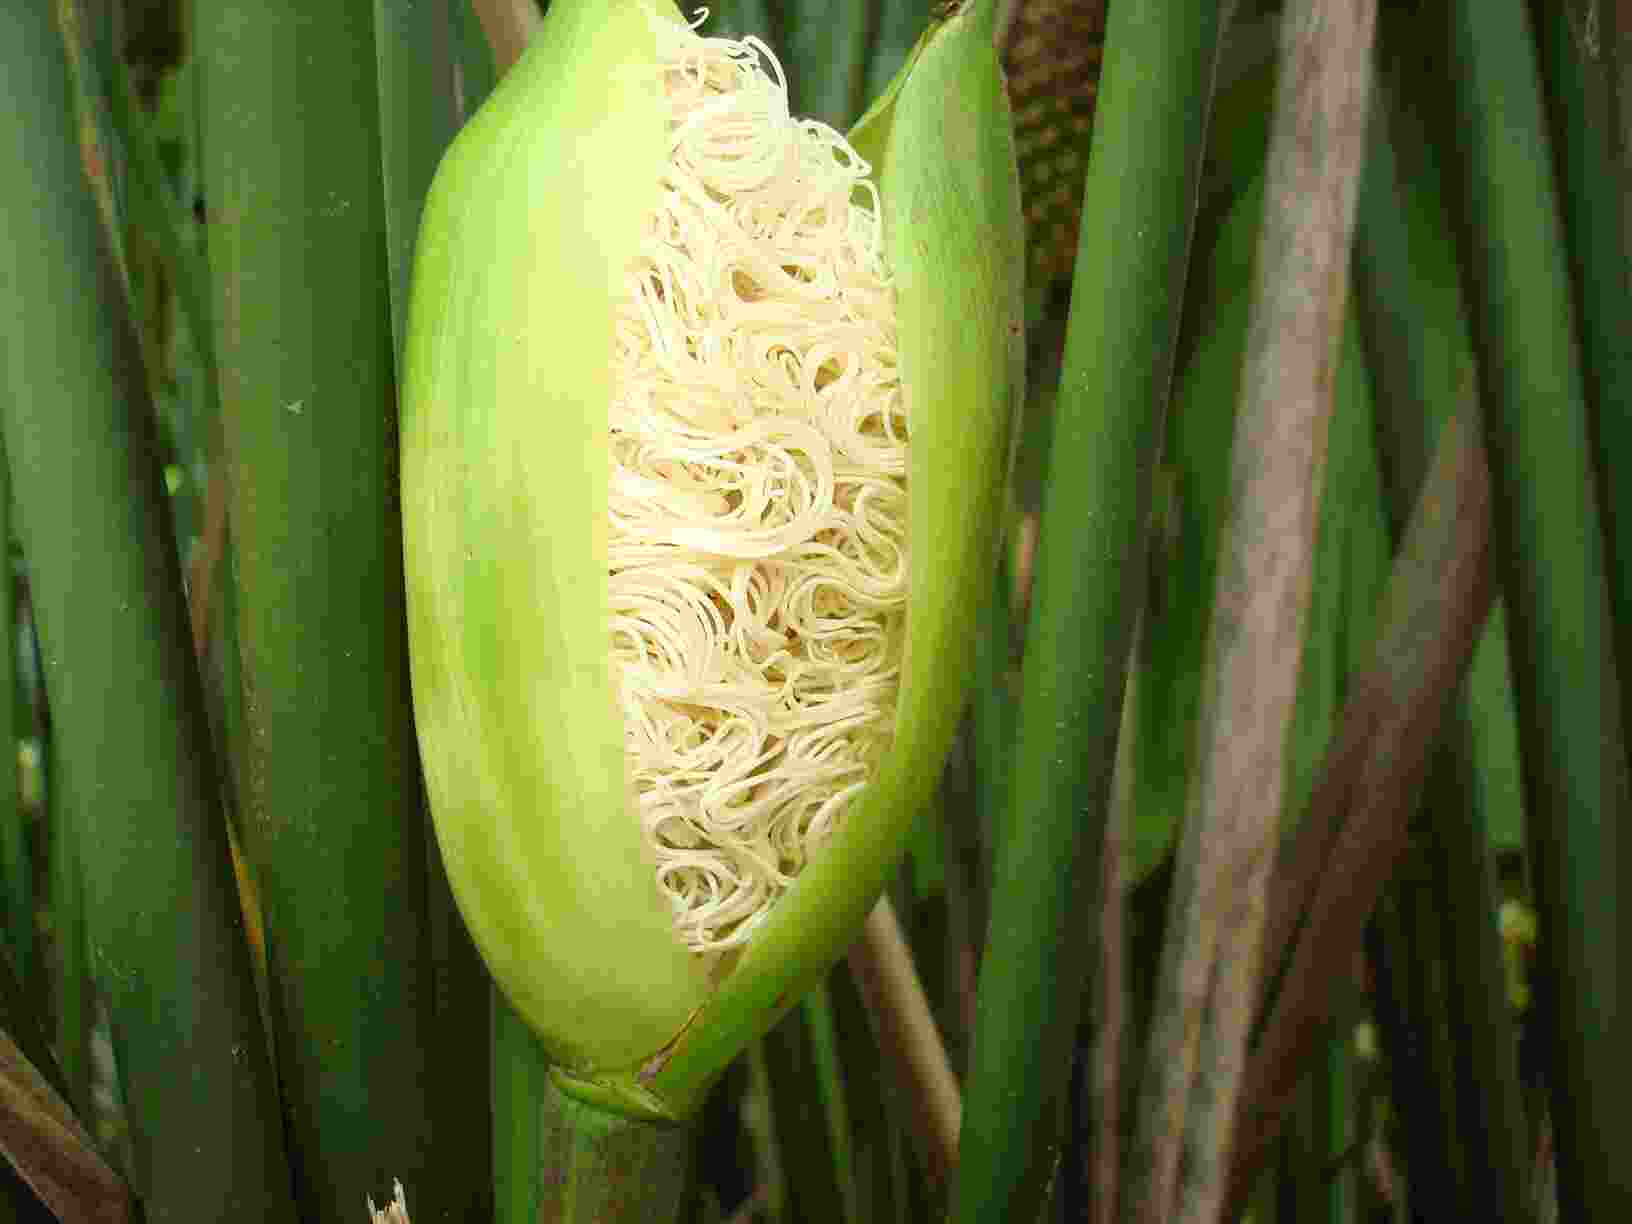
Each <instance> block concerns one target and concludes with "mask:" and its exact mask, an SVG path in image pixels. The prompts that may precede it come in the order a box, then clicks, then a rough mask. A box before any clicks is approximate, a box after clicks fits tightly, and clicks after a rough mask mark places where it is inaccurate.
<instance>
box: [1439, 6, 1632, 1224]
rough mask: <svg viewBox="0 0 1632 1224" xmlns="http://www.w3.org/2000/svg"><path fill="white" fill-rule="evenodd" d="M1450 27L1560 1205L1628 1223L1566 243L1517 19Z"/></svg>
mask: <svg viewBox="0 0 1632 1224" xmlns="http://www.w3.org/2000/svg"><path fill="white" fill-rule="evenodd" d="M1451 18H1452V20H1451V23H1450V30H1451V34H1450V43H1449V46H1448V47H1447V49H1446V52H1445V54H1446V57H1447V63H1448V64H1449V66H1450V69H1451V71H1450V76H1451V79H1452V82H1453V85H1454V99H1455V107H1454V114H1453V115H1452V116H1450V119H1451V122H1453V123H1454V124H1455V125H1456V126H1455V130H1456V132H1457V139H1456V141H1455V149H1454V153H1453V157H1454V159H1455V163H1454V164H1455V165H1456V171H1457V173H1456V175H1455V178H1454V182H1455V184H1456V189H1455V192H1454V198H1455V199H1456V201H1457V208H1456V210H1455V211H1456V214H1457V217H1458V220H1459V223H1460V229H1459V232H1458V237H1459V238H1460V240H1461V253H1462V261H1463V283H1464V286H1465V287H1466V290H1467V293H1468V304H1469V311H1470V317H1471V320H1472V324H1473V335H1474V340H1475V349H1476V352H1477V354H1478V359H1479V377H1480V401H1481V405H1482V407H1483V410H1484V427H1485V436H1486V445H1487V446H1488V448H1489V451H1490V457H1491V464H1492V475H1493V477H1494V487H1495V493H1496V496H1495V497H1494V499H1493V508H1494V515H1495V525H1496V538H1497V541H1498V545H1499V547H1498V555H1499V556H1500V558H1501V561H1500V565H1501V569H1502V573H1503V578H1504V586H1505V590H1506V595H1507V608H1508V627H1509V632H1510V645H1511V647H1512V652H1513V663H1514V666H1513V679H1514V688H1515V695H1516V697H1517V702H1518V710H1519V738H1520V745H1521V748H1522V750H1523V751H1522V767H1523V777H1524V792H1525V799H1526V808H1527V810H1528V813H1529V821H1530V824H1529V829H1528V842H1529V847H1530V852H1531V862H1530V867H1531V871H1532V872H1533V878H1534V881H1535V888H1536V897H1537V902H1538V908H1539V911H1540V914H1541V919H1542V936H1541V945H1540V946H1541V965H1542V970H1543V972H1542V974H1541V983H1542V987H1543V989H1542V990H1541V992H1540V1000H1541V1005H1542V1006H1543V1007H1544V1008H1545V1009H1547V1010H1548V1011H1549V1012H1550V1013H1551V1017H1552V1023H1551V1025H1550V1032H1551V1033H1552V1035H1553V1040H1552V1042H1551V1052H1552V1056H1553V1057H1552V1061H1551V1082H1550V1087H1551V1093H1552V1103H1553V1114H1552V1119H1553V1125H1554V1127H1555V1133H1556V1135H1557V1167H1558V1195H1559V1207H1560V1214H1561V1217H1562V1218H1563V1219H1565V1220H1586V1219H1615V1218H1618V1217H1621V1216H1625V1215H1628V1214H1632V1182H1629V1181H1628V1180H1627V1179H1626V1177H1625V1176H1624V1175H1623V1174H1624V1168H1623V1165H1624V1158H1621V1157H1619V1156H1618V1154H1617V1153H1616V1151H1615V1146H1614V1143H1613V1142H1612V1140H1611V1136H1620V1135H1625V1134H1628V1133H1632V1112H1629V1111H1632V1081H1629V1078H1628V1074H1629V1073H1628V1070H1627V1068H1628V1065H1629V1064H1628V1063H1627V1061H1626V1060H1624V1059H1622V1058H1620V1057H1619V1054H1618V1051H1620V1050H1621V1049H1623V1048H1624V1047H1625V1045H1626V1041H1627V1036H1626V1032H1625V1023H1626V1022H1625V1013H1624V1012H1617V1010H1616V1008H1615V1003H1614V1000H1615V999H1616V998H1617V990H1618V978H1619V975H1620V974H1621V973H1622V972H1623V971H1624V970H1623V967H1622V965H1621V963H1620V962H1621V961H1622V960H1624V959H1625V950H1626V948H1625V932H1624V931H1623V930H1622V929H1621V927H1620V925H1619V922H1620V917H1619V916H1618V903H1617V896H1618V894H1619V892H1620V891H1621V888H1620V886H1621V885H1622V884H1624V879H1623V877H1624V874H1625V870H1626V866H1625V863H1624V861H1623V860H1624V845H1625V842H1624V835H1623V834H1621V833H1618V832H1617V830H1618V829H1620V828H1621V827H1622V826H1624V825H1625V824H1626V822H1627V820H1628V819H1629V817H1632V794H1629V788H1628V778H1627V758H1626V753H1625V748H1624V744H1623V741H1622V735H1623V728H1624V723H1623V712H1622V710H1621V709H1620V689H1619V687H1618V685H1617V681H1616V661H1615V654H1614V649H1613V645H1612V633H1613V630H1612V622H1611V618H1610V592H1609V585H1608V573H1607V570H1608V561H1607V559H1606V557H1605V548H1604V533H1603V526H1602V522H1601V514H1600V511H1599V502H1598V498H1597V496H1596V493H1595V491H1594V486H1593V479H1594V477H1593V470H1592V466H1593V464H1592V446H1591V441H1590V436H1591V431H1590V427H1589V423H1588V415H1587V405H1586V398H1585V387H1584V384H1583V380H1582V376H1581V369H1580V364H1579V358H1578V350H1577V347H1576V338H1575V334H1574V326H1573V322H1574V313H1575V312H1574V310H1573V309H1572V303H1571V294H1570V282H1569V273H1568V267H1567V262H1566V254H1565V252H1566V250H1567V247H1566V245H1565V234H1564V233H1563V232H1562V231H1561V229H1560V225H1559V214H1558V204H1557V196H1556V194H1555V191H1554V185H1553V182H1552V180H1551V177H1550V175H1549V173H1548V171H1549V167H1550V159H1549V157H1548V156H1547V154H1546V152H1545V151H1546V150H1547V148H1548V140H1547V134H1546V130H1545V128H1544V126H1543V122H1542V107H1541V95H1540V84H1539V81H1538V76H1537V70H1536V62H1535V51H1534V44H1533V42H1532V39H1531V34H1530V30H1529V27H1528V22H1527V20H1526V15H1525V10H1524V7H1523V5H1522V4H1520V3H1519V2H1518V0H1503V2H1501V3H1488V2H1483V0H1481V2H1479V3H1474V2H1472V0H1457V3H1455V4H1453V5H1452V6H1451ZM1573 236H1574V237H1577V238H1584V237H1586V236H1585V235H1581V234H1576V235H1573ZM1620 323H1621V326H1622V329H1623V335H1622V339H1623V341H1624V326H1625V320H1624V319H1623V320H1621V321H1620ZM1617 1067H1619V1068H1621V1070H1620V1071H1616V1070H1615V1068H1617Z"/></svg>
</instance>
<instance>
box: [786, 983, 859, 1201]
mask: <svg viewBox="0 0 1632 1224" xmlns="http://www.w3.org/2000/svg"><path fill="white" fill-rule="evenodd" d="M800 1011H801V1013H802V1014H803V1016H804V1021H805V1029H806V1031H807V1033H808V1034H809V1037H810V1055H811V1062H812V1064H813V1066H814V1069H815V1072H816V1093H817V1096H818V1098H819V1099H820V1100H821V1103H822V1116H823V1117H824V1118H825V1119H826V1121H827V1141H828V1147H829V1151H831V1153H832V1156H833V1180H834V1182H835V1183H836V1184H837V1185H838V1188H839V1203H840V1205H841V1207H842V1208H843V1215H842V1217H841V1218H842V1219H843V1220H844V1221H846V1224H858V1221H859V1220H860V1219H861V1216H860V1213H859V1207H858V1204H857V1201H856V1154H855V1149H854V1145H853V1143H852V1140H851V1131H850V1103H849V1100H848V1094H847V1093H846V1091H845V1086H844V1067H843V1064H842V1063H841V1062H840V1060H839V1037H838V1030H837V1028H836V1026H835V1023H834V1019H833V1000H832V998H831V996H830V995H829V994H828V989H827V984H826V983H823V984H822V985H820V986H818V987H816V989H815V990H813V991H811V992H810V993H809V994H808V995H806V996H805V997H804V1000H803V1002H802V1003H801V1004H800Z"/></svg>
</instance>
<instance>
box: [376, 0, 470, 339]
mask: <svg viewBox="0 0 1632 1224" xmlns="http://www.w3.org/2000/svg"><path fill="white" fill-rule="evenodd" d="M465 2H466V0H374V31H375V38H374V49H375V56H376V60H377V64H378V74H379V92H380V101H379V106H380V160H381V167H382V169H383V171H384V187H385V231H386V263H387V267H388V269H389V272H390V277H391V334H392V336H393V338H394V339H395V341H396V353H397V357H398V360H399V362H400V360H401V356H402V346H403V339H404V337H405V335H406V334H407V333H406V320H407V315H408V277H409V273H410V271H411V269H412V266H413V259H414V235H415V234H416V233H417V232H418V230H419V213H420V210H421V209H422V208H423V207H424V205H425V192H426V189H427V188H429V187H430V185H431V176H432V175H433V174H435V173H436V166H437V163H438V162H439V161H440V160H441V158H442V153H443V151H444V150H445V149H446V148H447V147H448V142H449V141H450V140H452V139H453V134H454V132H455V131H457V130H458V127H459V112H460V109H461V107H462V105H463V102H464V99H463V98H462V97H461V96H460V92H459V80H458V77H459V71H458V48H457V46H456V45H455V35H456V27H455V24H454V23H455V17H454V12H453V10H454V8H455V6H459V7H463V6H464V5H465Z"/></svg>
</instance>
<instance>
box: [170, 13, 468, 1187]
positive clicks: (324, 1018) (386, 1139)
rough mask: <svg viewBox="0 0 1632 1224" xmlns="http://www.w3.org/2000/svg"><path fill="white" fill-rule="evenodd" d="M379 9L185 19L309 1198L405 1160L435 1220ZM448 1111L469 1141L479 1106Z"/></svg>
mask: <svg viewBox="0 0 1632 1224" xmlns="http://www.w3.org/2000/svg"><path fill="white" fill-rule="evenodd" d="M374 20H375V6H374V3H373V0H343V2H339V3H332V4H325V5H319V6H315V7H314V6H311V5H307V4H296V3H292V2H288V0H285V2H279V3H261V2H259V0H257V2H255V3H244V2H235V0H200V2H199V3H198V4H197V8H196V16H195V32H196V34H195V36H196V38H197V55H198V67H199V69H200V71H201V73H202V75H203V78H204V86H203V88H204V97H205V105H204V107H203V114H202V122H203V128H204V131H203V141H202V164H203V167H204V179H205V188H206V199H207V201H208V208H209V217H210V222H209V225H210V234H209V259H210V269H211V275H212V279H213V291H214V307H215V312H214V313H215V321H216V329H217V345H218V352H219V356H220V361H221V369H222V379H223V382H222V396H221V398H222V405H223V415H224V419H225V424H226V431H225V432H226V439H227V457H228V461H229V464H230V473H231V480H232V490H233V504H232V522H233V531H234V545H235V558H236V578H237V584H238V637H239V647H240V652H241V656H242V660H243V677H242V684H243V692H244V724H245V725H244V730H245V732H246V743H247V746H246V751H245V757H244V769H243V779H242V781H243V794H242V806H243V810H244V816H245V820H244V825H245V828H246V830H248V831H249V832H250V835H249V836H248V837H247V838H246V844H245V846H244V849H245V851H246V853H247V854H249V856H250V857H251V859H252V861H253V864H254V867H255V875H256V879H257V882H258V884H259V886H260V889H261V898H262V902H263V908H264V911H265V915H266V921H267V941H268V947H267V952H268V961H269V968H270V975H271V982H272V985H271V995H272V1014H273V1017H274V1036H275V1039H276V1042H277V1055H278V1068H279V1073H280V1076H281V1078H282V1082H283V1088H284V1100H285V1103H286V1106H287V1110H288V1119H287V1120H288V1127H289V1136H290V1143H291V1148H292V1154H293V1159H294V1162H295V1165H296V1184H297V1193H298V1195H299V1201H300V1205H301V1210H302V1214H303V1215H305V1216H307V1217H309V1218H311V1219H322V1220H338V1219H344V1218H347V1217H348V1216H349V1215H351V1214H353V1213H355V1212H356V1211H357V1204H358V1202H359V1201H360V1200H361V1199H362V1198H363V1196H365V1195H368V1194H373V1195H374V1196H375V1197H376V1198H379V1197H381V1196H383V1195H384V1194H385V1193H387V1192H388V1191H389V1188H390V1186H391V1183H392V1179H393V1178H400V1179H401V1180H402V1182H403V1183H404V1185H405V1186H406V1188H407V1191H408V1194H409V1197H410V1201H411V1202H412V1203H413V1204H414V1210H415V1215H416V1216H418V1217H424V1218H429V1219H435V1218H437V1217H438V1216H440V1215H441V1214H442V1213H443V1212H444V1210H447V1209H449V1208H450V1207H453V1206H455V1205H457V1206H459V1207H460V1208H461V1209H462V1205H463V1204H464V1203H465V1202H466V1201H467V1193H468V1189H469V1185H470V1182H469V1180H467V1178H466V1177H465V1176H463V1175H461V1174H459V1173H457V1172H455V1173H453V1174H451V1175H450V1174H447V1173H446V1172H445V1171H444V1168H443V1166H442V1162H441V1160H440V1159H439V1157H438V1150H439V1148H438V1144H437V1142H436V1140H435V1136H436V1134H437V1128H438V1126H440V1125H443V1124H444V1119H442V1118H441V1117H439V1116H438V1114H437V1109H436V1104H437V1097H436V1094H435V1091H434V1085H435V1084H436V1083H437V1082H438V1081H437V1078H436V1077H434V1076H433V1075H432V1073H431V1065H430V1064H431V1060H432V1059H433V1058H446V1057H449V1056H450V1055H449V1054H448V1053H447V1052H438V1051H434V1050H433V1049H432V1048H431V1046H430V1043H429V1042H428V1040H427V1035H428V1032H429V1031H431V1017H432V1014H433V1012H432V1009H433V1007H434V1003H435V997H436V988H437V985H438V982H437V978H436V976H435V973H434V970H433V967H432V965H431V964H430V955H431V950H432V945H431V943H430V934H429V932H428V930H427V927H426V920H425V910H426V894H427V887H428V882H427V867H426V852H427V845H426V838H425V835H424V814H423V809H422V802H421V797H420V790H419V779H418V770H417V764H416V756H415V751H414V745H413V736H412V723H411V713H410V709H409V703H408V684H407V657H406V645H405V630H404V622H403V594H402V590H403V585H402V563H401V544H400V531H399V526H398V506H397V500H396V483H397V480H396V462H395V446H396V436H395V404H394V389H393V383H392V351H393V349H392V341H393V338H392V332H391V310H390V293H389V289H390V270H391V266H392V265H391V260H390V258H389V238H390V231H389V228H388V211H387V206H386V202H385V198H384V192H383V185H382V179H381V169H380V168H381V165H382V146H381V137H380V118H379V75H378V74H379V60H378V55H377V51H376V44H375V28H374ZM404 192H405V194H407V192H408V188H407V186H406V185H404ZM472 1040H473V1041H476V1042H477V1043H478V1044H477V1046H476V1049H478V1050H481V1049H485V1048H486V1041H485V1039H483V1038H481V1037H479V1036H477V1037H473V1038H472ZM453 1056H455V1057H459V1055H453ZM477 1078H481V1075H480V1071H479V1070H478V1072H477ZM445 1125H446V1126H447V1128H449V1129H450V1130H451V1132H452V1134H453V1135H454V1136H458V1135H459V1134H460V1132H461V1130H467V1131H468V1129H469V1128H470V1127H471V1126H472V1125H479V1124H477V1123H474V1122H473V1120H471V1119H469V1118H465V1117H463V1116H460V1115H458V1114H455V1115H454V1116H453V1117H450V1118H448V1119H446V1122H445ZM471 1176H472V1177H474V1176H475V1174H474V1171H472V1172H471Z"/></svg>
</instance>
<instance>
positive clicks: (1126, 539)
mask: <svg viewBox="0 0 1632 1224" xmlns="http://www.w3.org/2000/svg"><path fill="white" fill-rule="evenodd" d="M1223 24H1224V23H1223V19H1222V14H1221V12H1220V6H1217V5H1214V4H1203V5H1200V6H1197V5H1194V4H1146V5H1139V6H1121V5H1118V6H1114V7H1113V8H1112V10H1111V13H1110V19H1109V25H1108V28H1107V30H1106V45H1105V59H1104V70H1103V75H1102V76H1101V78H1100V94H1099V103H1098V113H1097V118H1096V120H1095V125H1096V127H1095V138H1094V149H1093V154H1092V157H1091V159H1090V161H1089V166H1088V173H1087V185H1086V188H1085V194H1084V204H1083V216H1082V227H1081V235H1082V237H1081V243H1080V246H1079V248H1078V255H1077V268H1076V276H1075V283H1074V286H1073V291H1072V292H1073V298H1072V311H1071V320H1070V323H1069V325H1068V329H1067V335H1066V350H1065V368H1064V372H1063V374H1062V377H1061V382H1060V393H1059V401H1058V404H1057V408H1056V413H1057V416H1056V421H1055V427H1054V438H1053V444H1052V448H1051V449H1052V453H1051V457H1050V477H1049V482H1048V487H1047V492H1046V494H1045V503H1044V508H1043V519H1042V541H1041V545H1040V548H1039V552H1038V568H1037V579H1036V585H1035V587H1034V591H1033V596H1032V599H1033V612H1032V623H1031V629H1030V632H1029V634H1028V637H1027V648H1026V663H1025V668H1024V691H1023V696H1022V698H1021V708H1020V724H1019V741H1018V747H1017V749H1016V753H1017V755H1016V758H1015V776H1014V780H1013V782H1012V784H1011V791H1010V797H1009V804H1008V808H1007V812H1008V814H1007V816H1006V817H1005V820H1004V822H1003V826H1002V829H1001V833H1000V835H999V840H998V846H997V865H996V869H995V880H994V886H993V897H992V915H991V921H990V926H989V930H990V934H989V936H988V942H987V947H986V952H985V957H984V959H983V962H982V972H981V982H980V996H979V1004H978V1012H977V1020H976V1031H975V1038H974V1056H973V1062H972V1064H971V1066H970V1071H969V1081H968V1086H967V1100H966V1105H965V1111H964V1128H963V1137H962V1143H961V1164H960V1167H959V1177H958V1193H957V1201H958V1211H959V1213H960V1215H959V1218H960V1219H963V1220H965V1221H970V1222H974V1221H996V1220H1003V1219H1008V1218H1015V1219H1019V1218H1027V1217H1029V1214H1030V1213H1031V1212H1033V1211H1035V1210H1036V1207H1037V1204H1038V1202H1039V1200H1040V1198H1041V1195H1042V1192H1043V1186H1044V1182H1045V1180H1046V1176H1047V1173H1048V1171H1049V1165H1050V1163H1051V1157H1050V1153H1051V1149H1052V1145H1053V1143H1054V1135H1053V1133H1052V1131H1053V1126H1054V1122H1053V1116H1054V1111H1053V1110H1052V1109H1051V1108H1050V1104H1049V1102H1050V1101H1051V1100H1053V1099H1058V1097H1059V1094H1060V1092H1061V1091H1062V1090H1063V1085H1064V1082H1065V1074H1064V1070H1065V1067H1066V1059H1067V1057H1068V1053H1069V1047H1070V1042H1071V1039H1072V1036H1073V1035H1074V1033H1075V1030H1076V1020H1077V1010H1078V1003H1079V996H1080V991H1081V977H1082V973H1083V971H1084V969H1085V968H1086V964H1085V962H1084V961H1082V960H1080V959H1079V958H1078V957H1077V956H1075V955H1073V954H1072V952H1071V949H1072V948H1082V949H1087V948H1092V947H1093V942H1094V941H1093V940H1092V938H1091V937H1087V936H1086V935H1085V932H1087V931H1089V930H1090V929H1091V925H1092V924H1091V911H1090V910H1089V909H1088V908H1087V907H1086V906H1085V905H1081V904H1077V903H1076V901H1077V897H1078V894H1079V888H1078V885H1077V881H1078V880H1079V879H1080V880H1085V881H1092V880H1097V879H1098V878H1099V875H1100V873H1099V870H1098V862H1099V855H1100V851H1101V846H1102V843H1103V840H1104V820H1105V815H1106V812H1107V809H1108V805H1109V802H1110V795H1111V779H1112V772H1113V764H1114V761H1115V756H1116V740H1117V728H1118V725H1119V723H1120V716H1121V711H1122V701H1123V678H1124V675H1125V667H1126V661H1127V657H1128V649H1129V646H1130V644H1131V642H1132V638H1133V626H1134V623H1135V621H1136V620H1137V618H1138V611H1139V607H1140V605H1141V603H1142V602H1143V593H1144V573H1145V566H1144V564H1143V562H1144V556H1145V538H1144V533H1145V517H1146V514H1147V512H1148V509H1149V506H1150V500H1151V492H1150V485H1151V473H1152V471H1153V469H1154V466H1155V462H1156V455H1157V451H1158V448H1159V445H1160V441H1161V437H1162V421H1163V417H1164V414H1165V411H1166V404H1167V397H1168V383H1169V379H1170V377H1171V374H1172V368H1173V352H1174V347H1175V344H1176V340H1177V331H1178V322H1179V318H1178V308H1179V302H1180V301H1181V300H1182V297H1183V286H1184V277H1185V266H1186V257H1187V254H1188V249H1189V242H1190V234H1191V228H1192V224H1193V221H1194V216H1195V206H1196V187H1197V182H1198V179H1199V176H1200V168H1201V159H1202V152H1203V149H1204V147H1205V137H1206V128H1207V123H1206V118H1207V112H1208V106H1209V101H1210V98H1211V94H1212V83H1213V74H1214V71H1215V66H1216V62H1217V57H1218V45H1219V39H1220V36H1221V34H1222V28H1223ZM1093 891H1094V890H1093V889H1092V888H1084V889H1081V890H1080V893H1081V895H1082V896H1083V899H1084V900H1086V899H1087V898H1089V897H1091V896H1092V893H1093ZM1038 1141H1040V1142H1038Z"/></svg>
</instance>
